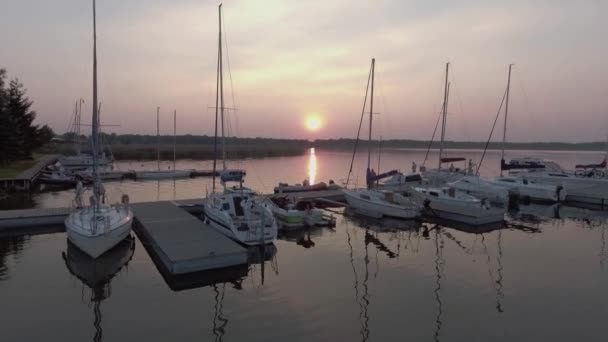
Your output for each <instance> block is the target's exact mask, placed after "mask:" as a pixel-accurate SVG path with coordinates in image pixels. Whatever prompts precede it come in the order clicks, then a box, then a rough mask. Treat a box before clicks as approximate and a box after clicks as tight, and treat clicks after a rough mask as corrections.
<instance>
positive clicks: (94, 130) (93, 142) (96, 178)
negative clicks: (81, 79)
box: [91, 0, 100, 207]
mask: <svg viewBox="0 0 608 342" xmlns="http://www.w3.org/2000/svg"><path fill="white" fill-rule="evenodd" d="M97 103H98V102H97V22H96V13H95V0H93V105H92V106H91V108H92V111H93V120H92V122H91V145H92V146H91V147H92V150H93V179H94V182H93V187H94V191H93V194H94V196H95V203H96V206H97V207H98V206H99V195H100V191H99V190H100V189H99V185H100V184H99V175H98V174H97V157H98V156H97V132H98V129H99V128H98V124H99V121H98V119H97V115H98V113H97Z"/></svg>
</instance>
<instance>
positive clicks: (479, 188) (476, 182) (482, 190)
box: [447, 176, 509, 205]
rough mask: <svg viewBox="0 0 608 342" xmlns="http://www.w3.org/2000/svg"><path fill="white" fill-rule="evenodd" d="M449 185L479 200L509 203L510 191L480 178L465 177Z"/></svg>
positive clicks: (501, 203) (500, 203) (502, 203)
mask: <svg viewBox="0 0 608 342" xmlns="http://www.w3.org/2000/svg"><path fill="white" fill-rule="evenodd" d="M447 185H448V186H449V187H451V188H454V189H456V190H459V191H460V192H464V193H466V194H469V195H472V196H474V197H477V198H479V199H482V200H483V199H487V200H489V201H490V202H491V203H494V204H499V205H506V204H508V203H509V190H507V189H505V188H504V187H500V186H497V185H494V184H492V183H491V182H489V181H487V180H485V179H483V178H481V177H478V176H464V177H462V178H460V179H459V180H457V181H454V182H451V183H448V184H447Z"/></svg>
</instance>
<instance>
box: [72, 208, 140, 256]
mask: <svg viewBox="0 0 608 342" xmlns="http://www.w3.org/2000/svg"><path fill="white" fill-rule="evenodd" d="M94 217H97V218H98V219H99V221H100V223H98V224H97V227H98V230H100V232H99V233H96V234H94V233H91V232H92V227H93V226H94V224H95V223H94V220H95V218H94ZM99 221H98V222H99ZM101 222H102V223H101ZM132 223H133V214H132V213H131V211H130V210H128V211H126V212H123V213H121V212H120V211H117V210H115V209H114V208H110V207H102V208H101V209H99V210H98V214H94V210H93V209H91V208H86V209H80V210H76V211H74V212H72V213H71V214H70V215H69V216H68V218H67V219H66V220H65V227H66V233H67V235H68V239H69V240H70V241H71V242H72V243H73V244H74V245H75V246H77V247H78V248H79V249H80V250H82V251H83V252H85V253H86V254H88V255H89V256H91V257H92V258H97V257H99V256H101V255H103V254H104V253H105V252H107V251H109V250H110V249H112V248H113V247H114V246H116V245H117V244H118V243H119V242H121V241H122V240H124V239H125V238H126V237H127V236H128V235H129V233H130V232H131V225H132Z"/></svg>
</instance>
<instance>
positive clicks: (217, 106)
mask: <svg viewBox="0 0 608 342" xmlns="http://www.w3.org/2000/svg"><path fill="white" fill-rule="evenodd" d="M218 17H219V22H220V29H219V35H218V48H217V75H216V80H215V81H216V82H215V134H214V137H213V176H212V177H213V180H212V189H213V190H212V192H215V172H216V170H217V121H218V115H219V109H220V103H219V99H220V63H221V59H222V54H221V51H222V24H221V23H222V4H220V5H219V7H218Z"/></svg>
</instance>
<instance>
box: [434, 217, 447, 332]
mask: <svg viewBox="0 0 608 342" xmlns="http://www.w3.org/2000/svg"><path fill="white" fill-rule="evenodd" d="M439 236H440V235H439V227H435V271H436V272H437V278H436V279H435V285H436V287H435V301H436V302H437V316H436V318H435V336H434V337H435V341H439V332H440V331H441V325H442V324H443V321H442V320H441V316H442V314H443V302H442V301H441V296H440V291H441V278H442V273H443V266H444V264H445V260H444V259H443V239H442V240H441V243H440V242H439Z"/></svg>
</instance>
